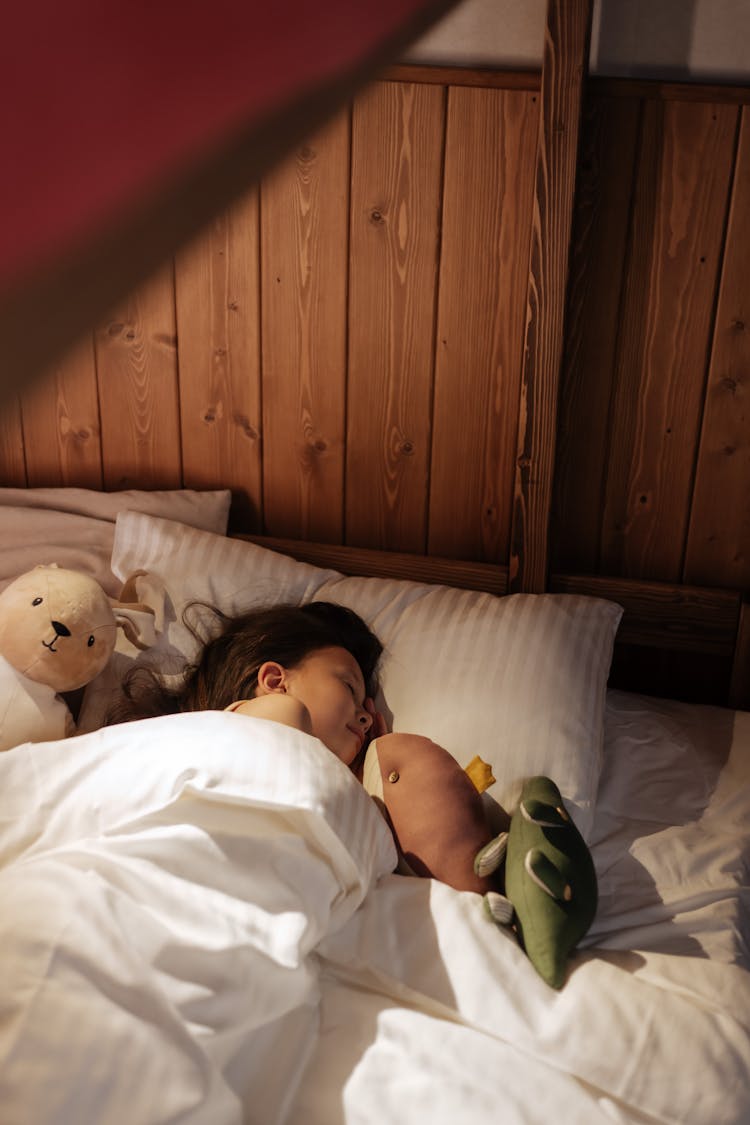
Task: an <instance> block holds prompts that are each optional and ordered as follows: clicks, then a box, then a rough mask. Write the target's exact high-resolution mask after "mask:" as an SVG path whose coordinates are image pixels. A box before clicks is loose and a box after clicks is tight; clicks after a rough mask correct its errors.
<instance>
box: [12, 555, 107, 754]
mask: <svg viewBox="0 0 750 1125" xmlns="http://www.w3.org/2000/svg"><path fill="white" fill-rule="evenodd" d="M116 631H117V625H116V621H115V615H114V612H113V609H112V606H111V605H110V602H109V599H108V598H107V595H106V594H105V593H104V590H103V589H102V588H101V586H100V585H99V583H98V582H96V581H95V579H93V578H90V577H89V576H88V575H86V574H80V573H78V572H77V571H74V570H65V569H63V568H61V567H57V566H55V565H52V566H37V567H35V568H34V569H33V570H30V571H28V572H27V573H26V574H22V575H21V577H20V578H17V579H16V580H15V581H14V582H11V584H10V585H9V586H7V587H6V588H5V590H3V591H2V593H0V750H9V749H10V748H11V747H13V746H17V745H19V744H20V743H24V742H45V741H48V740H52V739H57V738H65V737H66V736H67V735H70V734H73V733H75V723H74V721H73V716H72V715H71V713H70V710H69V708H68V705H67V704H66V702H65V700H64V699H63V698H62V697H61V695H60V694H59V693H61V692H69V691H75V690H77V689H78V688H81V687H83V686H84V685H85V684H88V683H89V682H90V681H91V680H93V679H94V677H95V676H97V675H98V674H99V672H101V671H102V669H103V668H104V667H105V665H106V664H107V662H108V661H109V658H110V656H111V655H112V652H113V651H114V647H115V640H116Z"/></svg>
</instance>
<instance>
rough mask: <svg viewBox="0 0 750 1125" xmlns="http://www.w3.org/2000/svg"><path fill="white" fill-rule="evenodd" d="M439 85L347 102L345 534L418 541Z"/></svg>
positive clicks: (352, 539) (384, 542) (390, 87)
mask: <svg viewBox="0 0 750 1125" xmlns="http://www.w3.org/2000/svg"><path fill="white" fill-rule="evenodd" d="M444 103H445V93H444V91H443V90H442V89H441V88H440V87H436V86H416V85H414V84H413V83H388V84H385V83H379V84H377V85H375V86H374V87H373V88H372V89H371V90H370V91H369V92H368V93H367V94H366V95H364V96H363V97H362V98H360V99H359V100H358V101H357V102H356V103H355V106H354V117H353V135H352V198H351V254H350V263H351V265H350V269H351V273H350V288H349V378H348V418H347V467H346V480H347V493H346V495H347V504H346V541H347V543H351V544H354V545H357V546H361V547H384V548H390V549H392V550H394V549H398V550H401V551H414V552H423V551H424V550H425V548H426V538H427V482H428V471H429V458H430V413H431V403H432V378H433V358H434V338H435V297H436V286H437V260H438V243H439V217H440V216H439V211H440V196H441V178H442V161H443V134H444Z"/></svg>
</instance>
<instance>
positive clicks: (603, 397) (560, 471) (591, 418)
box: [550, 96, 640, 573]
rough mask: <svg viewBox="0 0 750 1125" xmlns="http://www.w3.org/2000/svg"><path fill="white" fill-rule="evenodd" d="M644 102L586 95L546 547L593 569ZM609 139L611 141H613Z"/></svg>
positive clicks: (571, 564) (568, 563)
mask: <svg viewBox="0 0 750 1125" xmlns="http://www.w3.org/2000/svg"><path fill="white" fill-rule="evenodd" d="M639 116H640V100H639V99H638V98H612V97H606V96H593V97H588V98H587V99H586V105H585V110H584V118H583V121H582V130H583V136H582V141H581V156H580V159H579V163H578V180H577V184H576V203H575V213H574V221H573V235H572V247H571V260H570V280H569V283H568V301H567V311H566V316H565V345H564V356H563V365H562V375H561V381H560V402H559V409H558V425H557V456H556V469H555V488H554V503H553V508H552V521H551V533H550V534H551V541H550V549H551V553H552V557H553V559H554V567H555V569H556V570H568V571H574V572H575V571H581V572H584V573H596V571H597V570H598V566H599V544H600V536H601V526H600V519H601V509H602V503H603V496H604V480H605V478H606V461H607V453H608V448H609V420H610V403H611V398H612V394H613V388H614V369H615V354H616V344H617V335H618V326H619V312H620V299H621V296H622V285H623V276H624V270H625V260H626V247H627V239H628V227H629V219H630V204H631V198H632V192H633V180H634V175H635V154H636V145H637V138H638V122H639ZM613 139H614V140H615V143H613Z"/></svg>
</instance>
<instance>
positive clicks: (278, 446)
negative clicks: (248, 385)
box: [261, 111, 349, 542]
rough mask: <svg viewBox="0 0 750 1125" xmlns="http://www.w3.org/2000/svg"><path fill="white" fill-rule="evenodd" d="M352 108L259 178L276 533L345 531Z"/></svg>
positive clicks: (266, 492) (268, 442)
mask: <svg viewBox="0 0 750 1125" xmlns="http://www.w3.org/2000/svg"><path fill="white" fill-rule="evenodd" d="M348 199H349V112H348V111H346V112H345V113H343V114H340V115H339V116H338V117H337V118H336V119H335V120H334V121H332V122H331V123H330V124H329V125H328V126H327V127H326V128H325V129H324V130H323V131H322V132H320V133H319V134H317V135H316V136H315V137H314V138H312V139H311V140H310V141H309V142H308V143H307V144H305V145H303V146H302V147H301V148H300V149H298V150H297V151H296V152H295V153H294V154H293V155H292V157H291V158H290V159H288V160H287V161H285V163H284V164H283V165H282V166H281V167H280V168H279V169H277V171H276V172H275V173H274V174H273V175H272V176H271V177H270V178H269V179H268V180H266V181H264V183H263V184H262V185H261V310H262V311H261V323H262V388H263V505H264V525H265V530H266V531H267V532H268V533H269V534H272V535H280V536H287V537H296V538H303V539H305V538H306V539H317V540H319V541H321V542H341V539H342V535H343V505H344V499H343V489H344V426H345V401H344V393H345V373H346V274H347V244H348Z"/></svg>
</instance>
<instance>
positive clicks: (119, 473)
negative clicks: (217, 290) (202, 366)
mask: <svg viewBox="0 0 750 1125" xmlns="http://www.w3.org/2000/svg"><path fill="white" fill-rule="evenodd" d="M95 339H96V357H97V373H98V379H99V405H100V416H101V426H102V458H103V464H104V487H105V488H106V489H110V490H115V489H121V488H179V487H180V486H181V484H182V463H181V453H180V424H179V406H178V389H177V339H176V327H175V308H174V268H173V265H172V263H170V264H169V265H168V266H166V267H164V268H163V269H161V270H160V271H159V273H158V274H156V275H155V276H154V277H153V278H152V279H151V280H150V281H149V282H148V283H147V284H145V285H143V286H141V288H140V289H138V290H137V291H136V292H135V293H133V294H132V295H131V296H130V297H129V298H127V299H126V300H125V301H123V302H122V304H121V305H119V306H118V307H117V308H116V309H114V310H113V311H112V313H111V314H110V317H109V318H108V320H107V322H106V324H104V325H103V326H102V327H101V328H99V329H97V332H96V336H95Z"/></svg>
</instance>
